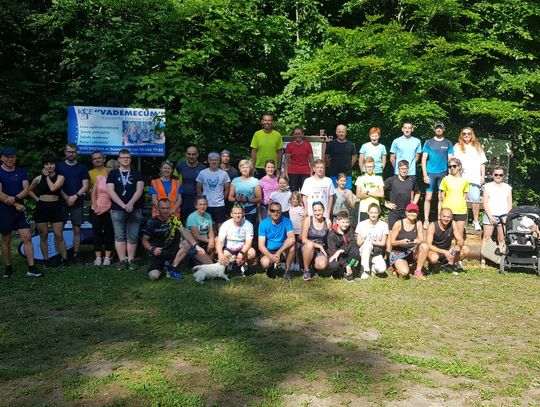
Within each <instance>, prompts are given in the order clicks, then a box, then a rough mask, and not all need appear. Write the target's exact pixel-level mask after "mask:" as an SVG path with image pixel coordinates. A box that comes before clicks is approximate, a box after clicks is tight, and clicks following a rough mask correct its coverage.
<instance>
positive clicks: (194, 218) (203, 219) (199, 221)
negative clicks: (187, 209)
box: [186, 211, 213, 239]
mask: <svg viewBox="0 0 540 407" xmlns="http://www.w3.org/2000/svg"><path fill="white" fill-rule="evenodd" d="M212 223H213V222H212V217H211V216H210V214H209V213H206V212H205V213H204V215H203V216H201V215H199V212H197V211H195V212H192V213H191V214H190V215H189V216H188V218H187V222H186V228H187V229H188V230H191V227H192V226H195V227H196V228H197V229H199V233H200V235H201V236H202V237H204V238H206V239H208V232H209V231H210V228H211V227H212Z"/></svg>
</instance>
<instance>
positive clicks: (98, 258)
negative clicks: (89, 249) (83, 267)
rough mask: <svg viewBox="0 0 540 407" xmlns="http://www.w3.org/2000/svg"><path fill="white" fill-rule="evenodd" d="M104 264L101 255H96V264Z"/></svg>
mask: <svg viewBox="0 0 540 407" xmlns="http://www.w3.org/2000/svg"><path fill="white" fill-rule="evenodd" d="M102 264H103V261H102V260H101V257H96V259H95V260H94V266H101V265H102Z"/></svg>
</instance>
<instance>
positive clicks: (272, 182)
mask: <svg viewBox="0 0 540 407" xmlns="http://www.w3.org/2000/svg"><path fill="white" fill-rule="evenodd" d="M264 170H265V171H266V175H265V176H264V177H262V178H261V179H260V180H259V185H260V186H261V189H262V193H263V203H262V205H261V207H260V213H259V221H261V220H262V219H264V218H266V216H267V215H268V214H267V213H266V209H267V208H268V205H269V203H270V194H271V193H272V192H275V191H277V190H279V187H278V179H277V177H276V163H275V162H274V160H266V162H265V164H264Z"/></svg>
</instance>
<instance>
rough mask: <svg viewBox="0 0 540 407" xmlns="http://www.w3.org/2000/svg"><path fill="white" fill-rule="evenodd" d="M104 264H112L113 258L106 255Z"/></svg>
mask: <svg viewBox="0 0 540 407" xmlns="http://www.w3.org/2000/svg"><path fill="white" fill-rule="evenodd" d="M103 265H104V266H110V265H111V258H110V257H105V258H104V259H103Z"/></svg>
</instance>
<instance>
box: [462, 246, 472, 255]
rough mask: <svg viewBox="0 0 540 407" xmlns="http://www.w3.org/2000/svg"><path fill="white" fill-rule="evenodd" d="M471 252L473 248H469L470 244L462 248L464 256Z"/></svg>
mask: <svg viewBox="0 0 540 407" xmlns="http://www.w3.org/2000/svg"><path fill="white" fill-rule="evenodd" d="M470 252H471V249H470V248H469V246H463V247H462V248H461V253H462V257H466V256H468V255H469V253H470Z"/></svg>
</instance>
